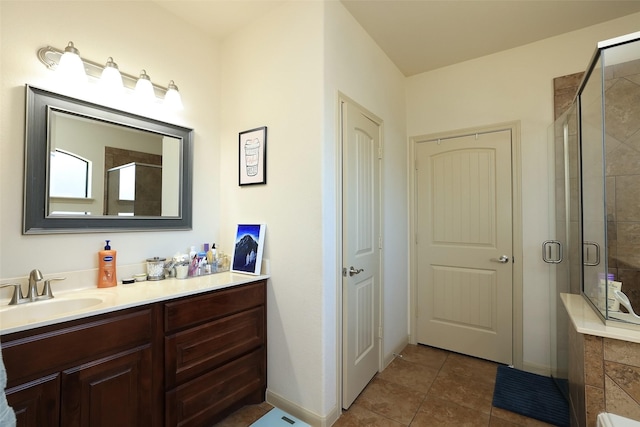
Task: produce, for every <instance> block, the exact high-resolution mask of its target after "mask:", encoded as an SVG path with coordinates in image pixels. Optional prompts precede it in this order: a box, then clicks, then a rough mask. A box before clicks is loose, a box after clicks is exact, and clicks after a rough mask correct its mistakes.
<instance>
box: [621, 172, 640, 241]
mask: <svg viewBox="0 0 640 427" xmlns="http://www.w3.org/2000/svg"><path fill="white" fill-rule="evenodd" d="M616 220H617V221H640V176H639V175H631V176H618V177H616ZM618 237H620V236H618Z"/></svg>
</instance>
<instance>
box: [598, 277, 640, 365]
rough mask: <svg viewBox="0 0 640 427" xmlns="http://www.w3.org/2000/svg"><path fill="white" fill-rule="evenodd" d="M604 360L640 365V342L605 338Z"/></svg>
mask: <svg viewBox="0 0 640 427" xmlns="http://www.w3.org/2000/svg"><path fill="white" fill-rule="evenodd" d="M623 286H624V285H623ZM604 360H608V361H612V362H618V363H624V364H626V365H631V366H636V367H640V344H637V343H633V342H628V341H621V340H615V339H611V338H604Z"/></svg>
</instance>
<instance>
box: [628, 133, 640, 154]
mask: <svg viewBox="0 0 640 427" xmlns="http://www.w3.org/2000/svg"><path fill="white" fill-rule="evenodd" d="M625 144H627V145H628V146H629V147H633V148H634V149H635V150H637V151H640V130H639V131H637V132H636V133H634V134H633V135H631V136H630V137H629V138H628V139H627V140H626V141H625Z"/></svg>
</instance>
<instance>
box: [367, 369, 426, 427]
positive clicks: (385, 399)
mask: <svg viewBox="0 0 640 427" xmlns="http://www.w3.org/2000/svg"><path fill="white" fill-rule="evenodd" d="M424 397H425V394H424V393H421V392H418V391H415V390H412V389H410V388H407V387H404V386H401V385H398V384H395V383H392V382H389V381H385V380H382V379H379V378H374V379H373V380H372V381H371V382H370V383H369V385H368V386H367V388H365V389H364V391H363V392H362V394H361V395H360V396H358V398H357V399H356V402H355V403H357V404H358V405H360V406H362V407H363V408H365V409H368V410H370V411H372V412H375V413H376V414H378V415H381V416H383V417H385V418H390V419H392V420H394V421H397V422H399V423H402V424H405V425H408V424H409V423H410V422H411V420H412V419H413V416H414V414H415V413H416V411H417V410H418V408H419V407H420V404H421V403H422V401H423V400H424Z"/></svg>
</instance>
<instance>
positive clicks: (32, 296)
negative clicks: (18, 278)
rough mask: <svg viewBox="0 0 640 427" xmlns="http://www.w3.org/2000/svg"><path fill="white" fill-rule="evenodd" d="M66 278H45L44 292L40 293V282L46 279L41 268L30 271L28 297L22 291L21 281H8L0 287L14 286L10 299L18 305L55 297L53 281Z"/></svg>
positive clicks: (11, 302) (13, 303)
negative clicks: (52, 286) (52, 287)
mask: <svg viewBox="0 0 640 427" xmlns="http://www.w3.org/2000/svg"><path fill="white" fill-rule="evenodd" d="M64 279H65V278H64V277H55V278H52V279H47V280H45V281H44V286H43V288H42V293H39V292H38V282H40V281H42V280H44V277H43V276H42V273H41V272H40V270H38V269H34V270H31V273H29V290H28V291H27V296H26V297H25V296H24V294H23V293H22V286H21V285H20V284H19V283H7V284H4V285H0V288H4V287H9V286H13V296H12V297H11V301H9V305H18V304H23V303H26V302H33V301H42V300H47V299H51V298H53V293H52V292H51V282H53V281H56V280H64Z"/></svg>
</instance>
